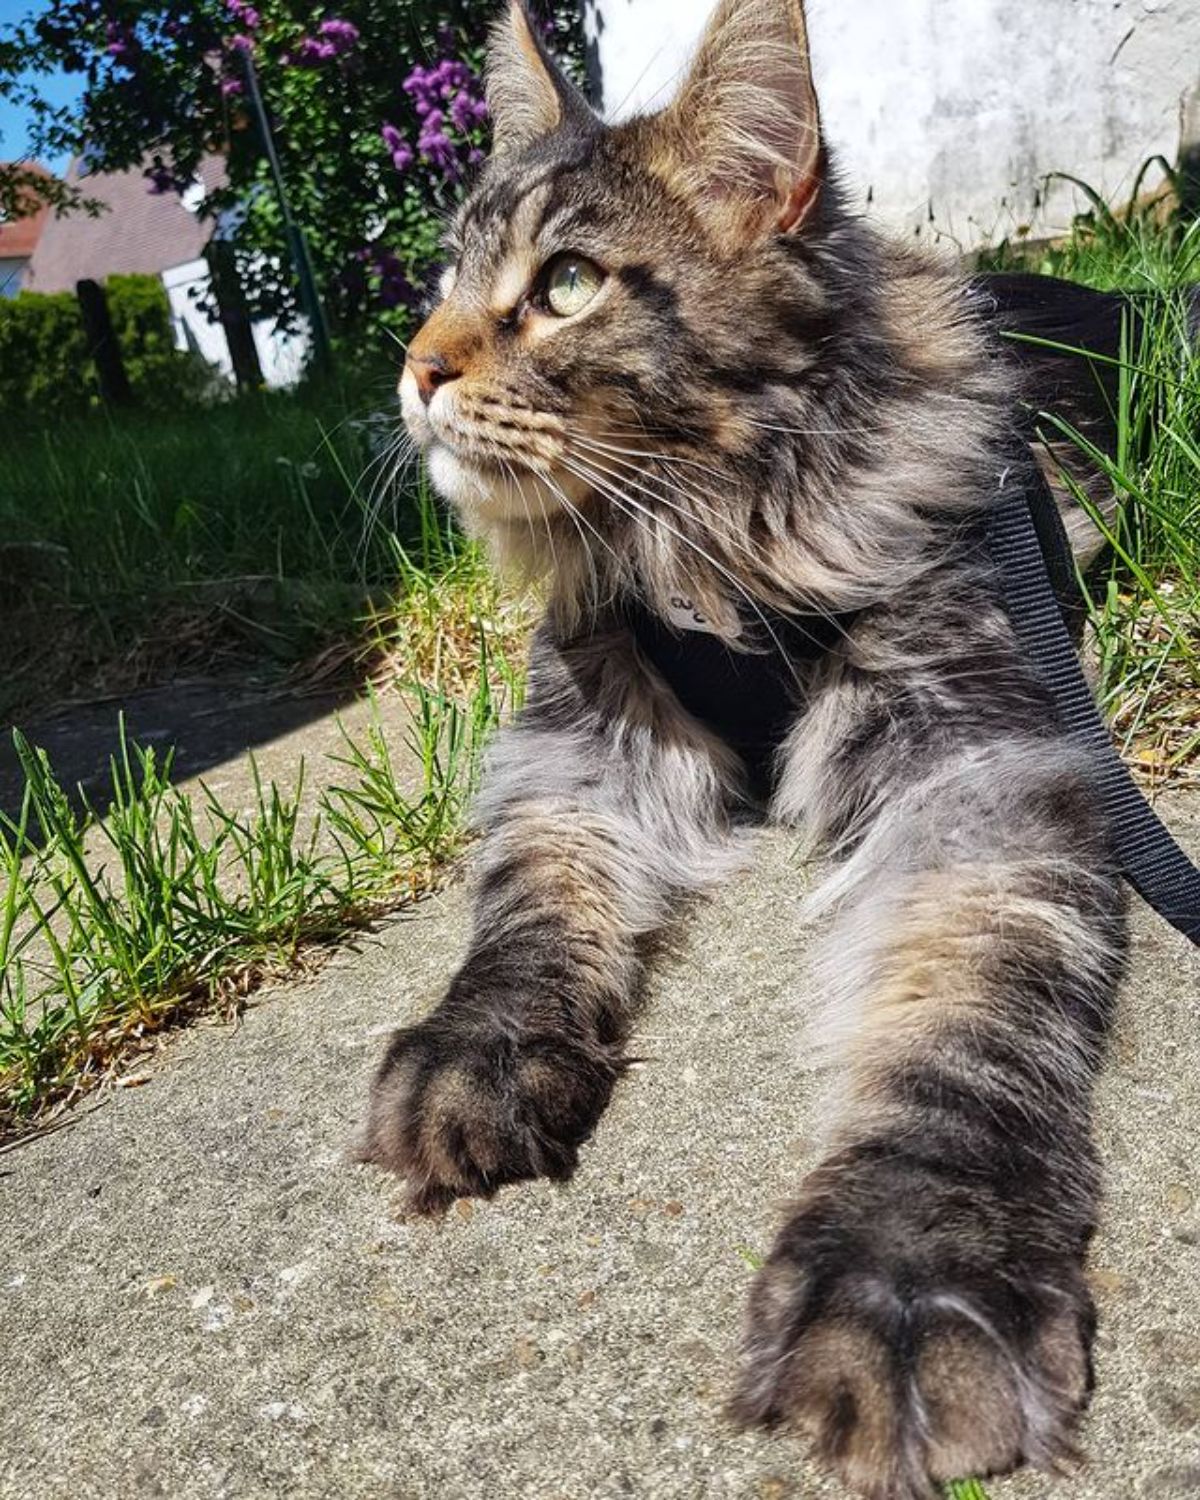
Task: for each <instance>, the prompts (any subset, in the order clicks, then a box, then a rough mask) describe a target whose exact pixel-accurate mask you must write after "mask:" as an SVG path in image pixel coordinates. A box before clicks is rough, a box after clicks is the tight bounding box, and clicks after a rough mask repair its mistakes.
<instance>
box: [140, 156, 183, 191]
mask: <svg viewBox="0 0 1200 1500" xmlns="http://www.w3.org/2000/svg"><path fill="white" fill-rule="evenodd" d="M142 176H143V177H145V178H146V179H147V180H148V181H149V183H150V186H149V187H148V188H147V189H146V191H147V192H148V193H149V194H150V196H151V197H152V198H161V197H162V196H163V195H164V194H165V193H170V192H172V191H174V188H175V174H174V172H172V171H171V170H170V169H169V168H168V167H164V166H163V164H162V162H161V161H159V160H158V158H157V157H156V158H155V160H154V164H153V166H149V167H147V168H146V170H145V171H144V172H143V173H142Z"/></svg>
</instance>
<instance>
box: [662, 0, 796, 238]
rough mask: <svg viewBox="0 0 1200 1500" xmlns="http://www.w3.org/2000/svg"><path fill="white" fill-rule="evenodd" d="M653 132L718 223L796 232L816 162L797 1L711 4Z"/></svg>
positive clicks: (745, 230) (753, 231)
mask: <svg viewBox="0 0 1200 1500" xmlns="http://www.w3.org/2000/svg"><path fill="white" fill-rule="evenodd" d="M659 129H660V130H661V132H662V137H663V143H664V145H665V146H666V149H667V152H668V156H669V159H670V160H671V162H672V165H673V166H674V167H675V169H676V171H681V172H682V174H683V180H684V181H685V182H688V181H690V182H691V183H692V184H694V189H696V190H698V191H699V194H700V197H701V200H702V201H701V208H702V210H703V208H704V207H705V205H707V206H708V208H709V209H710V210H711V211H712V213H713V214H715V215H716V216H718V217H719V219H720V221H721V224H722V227H724V228H726V229H728V230H730V231H732V232H734V233H736V234H738V235H739V236H741V235H746V236H755V235H761V234H764V233H772V232H778V233H787V232H788V231H789V230H793V229H797V228H799V227H800V226H801V225H802V224H803V223H804V222H805V220H806V219H807V218H808V217H809V215H810V214H811V212H812V210H813V208H814V207H815V205H816V203H817V200H818V198H819V196H820V192H821V186H822V169H823V163H824V152H823V148H822V142H821V120H820V113H819V111H818V107H817V94H816V89H815V87H814V85H813V77H812V65H811V62H810V58H809V51H808V29H807V26H806V25H805V20H804V5H803V0H721V4H720V5H718V7H717V10H716V12H715V14H714V15H713V18H712V20H711V21H710V22H709V25H708V29H707V31H706V32H705V34H704V39H703V41H702V42H701V43H700V47H699V50H698V51H697V53H696V56H695V58H694V60H693V62H692V65H691V69H690V71H689V72H688V75H687V77H686V79H685V80H684V83H683V86H682V88H681V89H680V91H679V93H678V95H677V96H676V98H675V100H674V102H673V103H672V104H671V105H670V106H669V107H668V108H667V109H666V110H665V111H664V112H663V113H662V114H661V115H660V116H659Z"/></svg>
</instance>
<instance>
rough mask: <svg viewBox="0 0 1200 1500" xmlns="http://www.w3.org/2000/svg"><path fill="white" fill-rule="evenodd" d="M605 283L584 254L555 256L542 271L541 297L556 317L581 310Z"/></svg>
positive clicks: (571, 314)
mask: <svg viewBox="0 0 1200 1500" xmlns="http://www.w3.org/2000/svg"><path fill="white" fill-rule="evenodd" d="M603 285H604V272H603V271H602V270H601V269H600V267H599V266H598V265H597V264H596V263H595V261H592V260H588V258H587V256H585V255H576V254H574V253H573V252H572V251H569V250H568V251H566V252H565V253H564V254H562V255H556V256H555V257H554V259H553V260H552V261H550V263H549V264H548V265H547V267H546V269H545V271H543V273H542V299H543V301H544V303H545V306H546V308H547V309H548V311H550V312H552V313H553V314H554V315H555V317H558V318H573V317H574V316H575V314H576V313H580V312H582V311H583V309H584V308H585V307H586V306H587V305H588V303H589V302H591V300H592V299H593V298H594V297H595V295H596V293H597V292H598V291H599V290H600V288H601V287H602V286H603Z"/></svg>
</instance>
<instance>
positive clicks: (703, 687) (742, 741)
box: [624, 600, 855, 798]
mask: <svg viewBox="0 0 1200 1500" xmlns="http://www.w3.org/2000/svg"><path fill="white" fill-rule="evenodd" d="M624 618H625V622H626V623H627V624H628V626H629V628H630V629H631V630H632V631H633V634H634V637H635V639H636V640H637V643H638V646H639V648H640V649H641V652H642V655H643V656H645V657H646V658H647V660H648V661H649V662H650V663H651V665H652V666H653V667H655V668H656V670H657V671H658V672H659V674H660V675H661V676H662V677H664V678H665V679H666V681H667V684H668V685H669V687H670V688H671V691H672V692H673V693H674V694H675V696H676V697H677V698H678V699H679V701H680V703H682V704H683V706H684V708H686V709H687V711H688V713H690V714H691V715H692V717H693V718H695V719H699V720H700V722H701V723H702V724H704V725H706V726H707V727H708V728H709V729H711V730H712V731H713V733H714V734H716V735H717V736H718V737H719V738H720V739H722V740H724V742H725V743H726V744H727V745H728V746H729V747H730V748H731V749H732V750H736V751H737V753H738V755H739V756H740V757H741V759H742V760H743V761H744V762H745V765H746V769H747V771H748V772H749V775H750V781H751V789H752V790H753V791H754V792H755V793H756V794H757V795H758V796H760V797H763V798H765V797H766V796H767V795H768V794H769V793H770V790H771V782H772V775H771V767H772V762H773V760H774V756H775V752H776V751H777V750H778V749H779V747H780V745H781V744H782V743H783V741H784V738H785V736H786V735H787V731H788V728H789V726H790V725H791V724H792V723H793V722H794V720H795V717H796V709H797V706H798V704H799V701H800V684H799V683H797V681H796V679H797V677H798V676H800V675H801V672H802V669H803V667H804V666H805V664H806V663H811V662H814V661H816V660H818V659H819V658H820V657H822V656H824V655H825V653H826V652H827V651H829V650H831V649H832V647H834V646H835V645H836V644H837V642H838V641H839V640H840V639H841V638H842V636H843V635H844V634H845V632H846V630H847V629H848V628H849V627H850V625H852V624H853V622H854V619H855V615H854V614H844V615H828V616H826V615H789V614H783V613H782V612H781V611H779V610H774V609H766V608H765V607H764V608H763V609H762V610H761V612H760V613H756V614H754V615H744V616H743V619H742V625H743V629H744V631H745V632H746V634H748V635H749V636H750V637H751V640H750V641H749V642H747V643H746V644H747V646H748V649H745V650H738V651H735V650H733V649H732V647H730V646H728V645H726V643H725V642H724V641H723V640H722V639H721V638H720V636H717V635H707V634H702V633H700V632H698V631H679V630H673V629H672V628H671V627H670V626H669V625H668V624H666V623H665V622H664V621H663V620H661V619H660V618H659V617H658V616H657V615H656V614H653V613H651V611H650V610H649V609H647V608H646V606H645V605H644V604H642V603H641V602H640V601H634V600H631V601H629V602H628V603H627V604H626V605H625V608H624ZM802 680H803V679H802Z"/></svg>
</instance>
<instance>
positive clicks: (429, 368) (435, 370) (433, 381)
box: [408, 354, 462, 406]
mask: <svg viewBox="0 0 1200 1500" xmlns="http://www.w3.org/2000/svg"><path fill="white" fill-rule="evenodd" d="M408 368H409V369H410V370H411V371H412V373H413V378H414V380H415V381H416V382H417V390H418V391H419V392H420V394H421V400H422V401H423V402H424V403H425V405H426V406H428V405H429V403H430V402H431V401H432V400H433V397H434V393H435V391H437V390H438V388H439V387H440V386H443V385H448V384H449V383H450V381H452V380H457V379H458V378H459V376H460V375H461V374H462V371H461V370H456V369H453V368H452V367H451V366H450V365H449V364H448V363H447V362H446V360H444V359H443V358H442V356H441V355H440V354H418V355H416V356H415V357H414V356H413V355H411V354H410V355H409V357H408Z"/></svg>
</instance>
